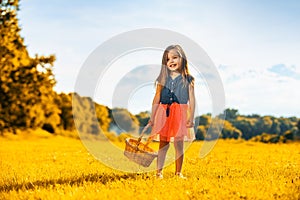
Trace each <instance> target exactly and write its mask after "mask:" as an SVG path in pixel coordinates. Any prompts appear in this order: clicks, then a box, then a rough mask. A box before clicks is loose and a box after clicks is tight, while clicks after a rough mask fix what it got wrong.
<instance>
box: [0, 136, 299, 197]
mask: <svg viewBox="0 0 300 200" xmlns="http://www.w3.org/2000/svg"><path fill="white" fill-rule="evenodd" d="M122 145H123V144H119V147H122ZM202 145H203V142H195V143H193V144H192V145H191V146H190V148H189V149H188V151H187V153H186V156H185V162H184V170H183V173H184V174H185V175H186V176H187V177H188V179H187V180H178V179H176V178H174V175H173V174H174V165H173V164H172V165H170V166H168V167H167V168H166V169H165V170H164V177H165V178H164V179H163V180H156V179H155V178H154V174H155V173H154V172H144V173H125V172H120V171H116V170H114V169H111V168H109V167H106V166H105V165H103V164H101V163H100V162H99V161H97V160H96V159H95V158H94V157H93V156H92V155H91V154H90V153H89V152H87V150H86V149H85V147H84V146H83V144H82V143H81V141H80V140H75V139H70V138H63V137H54V136H53V137H48V138H47V139H38V138H35V139H25V140H16V139H4V138H0V157H1V160H0V169H1V173H0V199H84V198H85V199H299V198H300V170H299V167H300V144H299V143H291V144H262V143H252V142H244V141H236V140H229V141H222V140H219V141H218V142H217V144H216V146H215V148H214V149H213V151H212V152H210V153H209V154H208V156H206V157H205V158H203V159H200V157H199V152H200V148H201V146H202ZM122 159H123V158H122ZM128 162H130V161H128ZM154 162H155V161H154ZM154 164H155V163H154Z"/></svg>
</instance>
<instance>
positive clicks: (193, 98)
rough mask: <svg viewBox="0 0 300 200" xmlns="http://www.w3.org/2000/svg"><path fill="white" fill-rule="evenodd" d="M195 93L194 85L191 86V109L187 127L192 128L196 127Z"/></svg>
mask: <svg viewBox="0 0 300 200" xmlns="http://www.w3.org/2000/svg"><path fill="white" fill-rule="evenodd" d="M195 101H196V100H195V92H194V85H192V84H190V85H189V109H190V113H189V116H188V119H187V123H186V126H187V127H188V128H192V127H193V126H194V115H195Z"/></svg>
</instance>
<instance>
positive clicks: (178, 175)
mask: <svg viewBox="0 0 300 200" xmlns="http://www.w3.org/2000/svg"><path fill="white" fill-rule="evenodd" d="M175 175H176V176H177V177H178V178H181V179H187V177H185V176H183V175H182V173H181V172H176V174H175Z"/></svg>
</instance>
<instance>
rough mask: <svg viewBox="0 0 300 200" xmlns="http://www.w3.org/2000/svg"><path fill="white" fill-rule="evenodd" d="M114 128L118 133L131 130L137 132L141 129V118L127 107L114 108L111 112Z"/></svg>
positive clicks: (112, 126)
mask: <svg viewBox="0 0 300 200" xmlns="http://www.w3.org/2000/svg"><path fill="white" fill-rule="evenodd" d="M111 115H112V116H111V118H112V123H111V128H112V130H114V131H116V132H117V133H120V132H124V131H125V132H130V133H137V132H138V131H139V125H140V124H139V120H138V119H137V117H136V116H134V115H132V114H131V113H130V112H129V111H128V110H127V109H125V108H113V109H112V113H111Z"/></svg>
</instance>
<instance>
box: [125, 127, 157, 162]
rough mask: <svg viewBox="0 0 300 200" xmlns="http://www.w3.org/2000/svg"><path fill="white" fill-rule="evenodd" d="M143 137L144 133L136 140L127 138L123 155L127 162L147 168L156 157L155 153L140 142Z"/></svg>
mask: <svg viewBox="0 0 300 200" xmlns="http://www.w3.org/2000/svg"><path fill="white" fill-rule="evenodd" d="M145 128H146V127H145ZM144 130H145V129H144ZM143 135H144V131H143V132H142V135H141V136H140V137H139V138H138V139H133V138H127V139H126V140H125V143H126V146H125V151H124V155H125V156H126V157H127V158H128V159H129V160H131V161H133V162H135V163H137V164H139V165H142V166H143V167H149V166H150V164H151V163H152V161H153V159H154V158H156V157H157V152H155V151H154V150H153V149H152V148H150V147H148V145H145V144H143V143H142V142H141V139H142V136H143Z"/></svg>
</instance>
